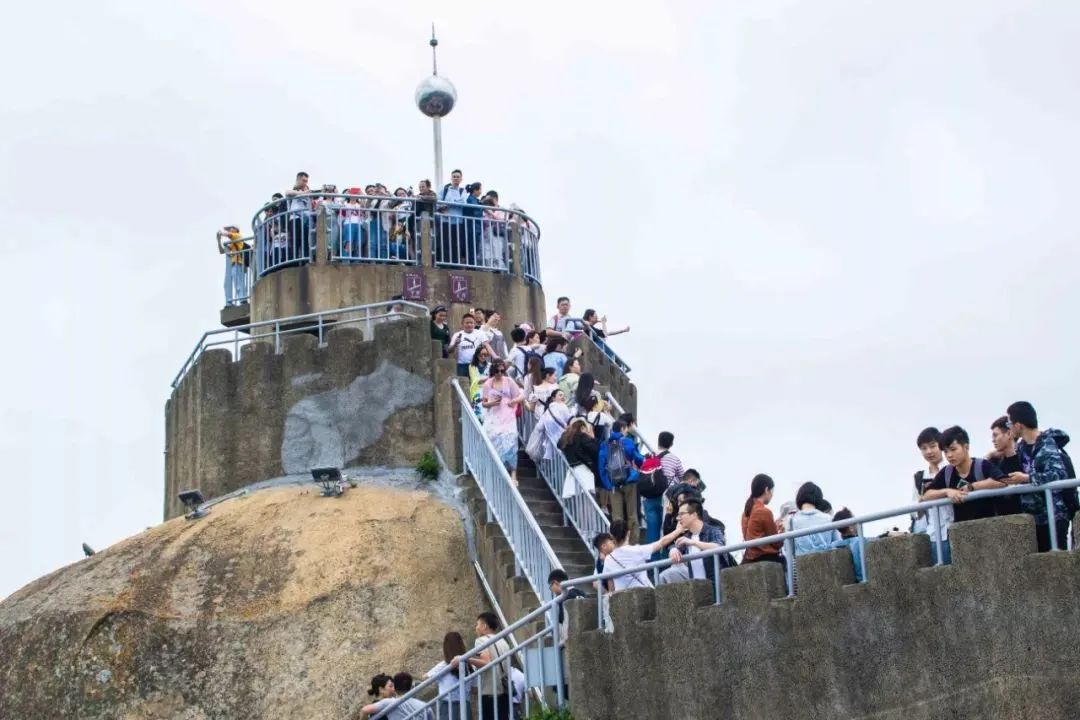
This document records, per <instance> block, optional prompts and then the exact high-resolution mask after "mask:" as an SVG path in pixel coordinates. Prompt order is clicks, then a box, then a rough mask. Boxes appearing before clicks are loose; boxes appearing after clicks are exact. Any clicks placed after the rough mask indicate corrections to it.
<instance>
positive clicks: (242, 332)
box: [172, 300, 428, 390]
mask: <svg viewBox="0 0 1080 720" xmlns="http://www.w3.org/2000/svg"><path fill="white" fill-rule="evenodd" d="M427 314H428V309H427V307H425V306H424V305H419V304H417V303H413V302H408V301H405V300H387V301H386V302H381V303H371V304H368V305H354V306H352V307H347V308H339V309H337V310H324V311H322V312H317V313H310V314H308V315H293V316H291V317H285V318H278V319H277V320H263V321H261V322H256V323H248V324H247V325H237V326H235V327H231V328H223V329H221V330H209V331H207V332H204V333H203V334H202V337H201V338H199V342H197V343H196V344H195V349H194V350H192V351H191V354H190V355H188V357H187V359H186V360H185V361H184V364H183V365H182V366H181V367H180V371H179V372H178V373H176V377H174V378H173V381H172V388H173V389H174V390H175V389H176V387H177V386H178V385H179V384H180V381H181V380H183V379H184V376H185V375H187V373H188V372H189V371H190V370H191V368H193V367H194V366H195V363H196V362H198V360H199V358H200V357H201V356H202V354H203V353H204V352H206V351H207V350H209V349H211V348H225V349H227V350H231V351H232V355H233V360H239V359H240V350H241V348H243V347H244V346H246V345H248V344H249V343H252V342H265V343H273V345H274V352H275V353H280V352H281V351H282V343H281V338H282V337H284V336H287V335H295V334H300V333H307V334H313V335H315V336H316V337H317V338H318V341H319V345H322V344H323V343H324V342H326V333H327V331H329V330H331V329H333V328H336V327H352V326H359V327H362V328H363V329H364V337H365V338H368V339H371V337H372V328H373V327H374V326H375V325H377V324H379V323H381V322H387V321H389V320H392V319H395V318H400V317H424V316H426V315H427Z"/></svg>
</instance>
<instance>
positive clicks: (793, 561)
mask: <svg viewBox="0 0 1080 720" xmlns="http://www.w3.org/2000/svg"><path fill="white" fill-rule="evenodd" d="M1078 486H1080V480H1075V479H1071V480H1058V481H1056V482H1052V483H1047V484H1045V485H1016V486H1013V487H1008V488H1000V489H996V490H977V491H975V492H972V493H970V494H969V495H968V496H967V497H966V499H965V502H969V501H971V500H980V499H984V498H993V497H1000V496H1004V495H1025V494H1030V493H1042V494H1043V495H1044V497H1045V501H1046V506H1047V510H1048V513H1049V519H1050V523H1049V527H1048V530H1049V532H1050V547H1051V550H1058V549H1059V548H1058V546H1057V538H1056V537H1055V532H1054V531H1055V522H1054V502H1053V492H1054V491H1060V490H1067V489H1070V488H1075V487H1078ZM951 504H952V501H951V500H949V499H948V498H941V499H939V500H928V501H925V502H920V503H912V504H911V505H905V506H903V507H899V508H894V509H891V510H884V511H881V512H877V513H870V514H868V515H862V516H859V517H853V518H848V519H845V520H839V521H835V522H829V523H823V524H821V525H815V526H813V527H808V528H803V529H801V530H794V531H790V532H783V533H779V534H777V535H770V536H769V537H764V538H758V539H755V540H749V541H745V542H741V543H729V544H727V545H722V546H720V547H717V548H712V549H709V550H705V551H702V552H695V553H693V554H692V555H684V556H683V560H682V562H684V563H687V562H691V561H695V562H696V561H701V562H709V563H712V569H713V572H712V575H713V599H714V600H713V602H714V603H715V604H717V605H719V604H720V603H721V602H722V600H723V598H722V596H721V590H720V570H721V565H720V563H721V556H722V555H725V554H727V553H735V552H740V551H743V550H748V549H750V548H756V547H762V546H764V545H775V544H777V543H783V545H784V552H785V557H786V573H785V577H786V582H787V590H788V597H792V596H794V595H795V594H796V590H797V588H796V584H795V572H796V565H797V563H798V558H799V557H800V556H799V555H796V554H795V553H794V552H793V549H794V540H795V539H796V538H800V537H806V536H808V535H817V534H819V533H830V532H831V531H833V530H842V529H844V528H850V527H854V528H855V529H856V536H855V537H854V538H850V540H851V543H852V544H858V545H859V546H860V550H861V549H862V548H864V547H865V545H866V543H867V539H866V537H865V536H864V534H863V526H864V525H865V524H866V523H870V522H875V521H878V520H886V519H889V518H893V517H906V516H908V515H910V514H911V513H913V512H920V511H928V510H929V511H932V512H935V513H938V514H939V518H940V511H941V508H942V507H945V506H948V505H951ZM939 527H940V525H939ZM935 543H936V546H937V553H936V556H935V563H934V564H935V565H942V564H945V563H944V556H943V554H942V545H943V544H944V543H943V541H942V540H941V536H940V534H938V537H937V538H936V539H935ZM855 554H856V553H854V552H853V553H852V555H853V560H854V561H855V562H858V563H859V566H860V567H859V570H860V572H859V573H858V574H857V575H856V577H857V578H860V579H859V580H858V582H867V580H868V579H869V578H868V575H867V571H866V554H865V552H859V553H858V556H859V557H858V558H855V557H854V556H855ZM674 564H676V563H674V562H673V561H672V560H671V559H670V557H669V558H667V559H664V560H657V561H655V562H649V563H644V564H642V565H638V566H635V567H629V568H624V569H620V570H618V571H612V572H605V573H597V574H594V575H589V576H586V577H582V578H573V579H570V580H568V581H566V582H564V583H563V584H562V586H563V588H569V587H575V586H585V585H589V584H591V583H594V582H599V583H606V582H607V581H608V580H611V579H613V578H617V577H622V576H624V575H630V574H634V573H646V574H647V573H649V572H651V573H652V575H653V582H654V584H659V583H660V581H661V578H660V575H661V571H662V570H665V569H667V568H669V567H671V566H672V565H674ZM600 597H601V601H600V602H598V603H597V622H598V627H599V628H601V629H602V628H604V626H605V623H604V605H605V602H604V600H603V593H601V596H600Z"/></svg>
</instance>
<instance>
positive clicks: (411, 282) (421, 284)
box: [401, 272, 427, 302]
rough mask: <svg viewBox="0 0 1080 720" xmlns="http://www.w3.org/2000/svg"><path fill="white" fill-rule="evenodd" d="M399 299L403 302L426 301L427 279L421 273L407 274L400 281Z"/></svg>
mask: <svg viewBox="0 0 1080 720" xmlns="http://www.w3.org/2000/svg"><path fill="white" fill-rule="evenodd" d="M402 285H403V287H402V288H401V297H402V299H404V300H412V301H414V302H416V301H420V302H422V301H424V300H426V299H427V278H425V277H424V273H422V272H407V273H405V276H404V279H403V280H402Z"/></svg>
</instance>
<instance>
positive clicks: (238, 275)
mask: <svg viewBox="0 0 1080 720" xmlns="http://www.w3.org/2000/svg"><path fill="white" fill-rule="evenodd" d="M224 238H228V242H225V243H223V242H222V240H223V239H224ZM217 246H218V253H219V254H221V255H225V254H226V253H227V254H228V259H227V260H226V261H225V304H226V305H239V304H240V303H241V302H242V300H244V299H246V298H247V268H248V263H249V262H250V255H251V246H250V245H248V244H247V243H246V242H244V241H243V236H242V235H241V234H240V228H238V227H236V226H235V225H226V226H225V227H224V228H222V229H221V230H218V231H217Z"/></svg>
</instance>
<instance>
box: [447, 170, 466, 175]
mask: <svg viewBox="0 0 1080 720" xmlns="http://www.w3.org/2000/svg"><path fill="white" fill-rule="evenodd" d="M454 173H457V174H458V175H464V174H465V173H463V172H461V170H460V169H456V170H451V171H450V174H451V175H453V174H454Z"/></svg>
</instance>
